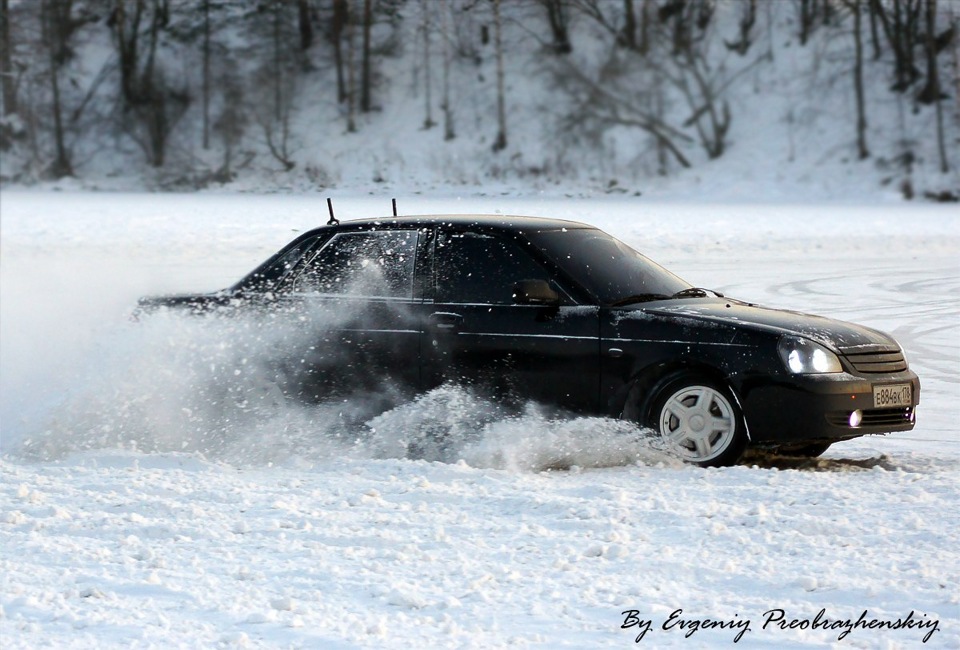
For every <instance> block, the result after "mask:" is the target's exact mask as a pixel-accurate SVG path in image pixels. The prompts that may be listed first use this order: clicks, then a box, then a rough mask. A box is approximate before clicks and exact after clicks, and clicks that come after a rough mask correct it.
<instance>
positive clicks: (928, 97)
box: [917, 0, 960, 174]
mask: <svg viewBox="0 0 960 650" xmlns="http://www.w3.org/2000/svg"><path fill="white" fill-rule="evenodd" d="M925 19H926V30H925V32H926V33H925V38H924V52H925V54H926V57H927V83H926V85H925V86H924V88H923V90H921V91H920V94H919V95H918V96H917V100H918V101H920V102H924V103H934V104H936V111H937V150H938V152H939V154H940V171H941V172H942V173H944V174H946V173H947V172H948V171H950V163H949V162H948V161H947V148H946V144H945V142H944V140H945V136H944V132H943V101H942V100H943V99H944V93H943V91H942V90H941V89H940V74H939V71H938V69H937V68H938V66H937V53H938V49H937V38H936V34H937V0H927V1H926V12H925ZM958 74H960V72H958Z"/></svg>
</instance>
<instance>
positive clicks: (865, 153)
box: [845, 0, 870, 160]
mask: <svg viewBox="0 0 960 650" xmlns="http://www.w3.org/2000/svg"><path fill="white" fill-rule="evenodd" d="M845 3H846V5H847V6H848V7H849V8H850V9H851V10H852V12H853V51H854V60H853V90H854V95H855V96H856V101H857V155H858V157H859V158H860V160H865V159H867V158H869V157H870V150H869V149H867V116H866V102H865V101H864V96H863V35H862V29H861V25H862V23H863V19H862V16H863V7H862V5H863V0H845Z"/></svg>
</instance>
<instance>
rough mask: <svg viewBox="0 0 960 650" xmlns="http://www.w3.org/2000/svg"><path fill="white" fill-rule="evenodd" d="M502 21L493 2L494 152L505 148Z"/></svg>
mask: <svg viewBox="0 0 960 650" xmlns="http://www.w3.org/2000/svg"><path fill="white" fill-rule="evenodd" d="M502 32H503V20H502V18H501V16H500V0H493V33H494V36H493V41H494V47H495V48H496V56H497V139H496V140H494V142H493V150H494V151H503V150H504V149H506V148H507V109H506V99H505V96H504V95H505V91H504V70H503V33H502Z"/></svg>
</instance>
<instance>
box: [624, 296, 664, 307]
mask: <svg viewBox="0 0 960 650" xmlns="http://www.w3.org/2000/svg"><path fill="white" fill-rule="evenodd" d="M651 300H670V296H668V295H666V294H665V293H635V294H633V295H632V296H627V297H626V298H621V299H620V300H617V301H616V302H612V303H610V306H611V307H623V306H625V305H633V304H635V303H638V302H650V301H651Z"/></svg>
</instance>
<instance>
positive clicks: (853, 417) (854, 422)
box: [849, 409, 863, 429]
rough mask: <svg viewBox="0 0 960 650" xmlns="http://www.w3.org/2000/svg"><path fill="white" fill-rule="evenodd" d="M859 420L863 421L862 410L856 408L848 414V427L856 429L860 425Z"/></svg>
mask: <svg viewBox="0 0 960 650" xmlns="http://www.w3.org/2000/svg"><path fill="white" fill-rule="evenodd" d="M861 422H863V411H861V410H860V409H857V410H856V411H854V412H853V413H851V414H850V420H849V423H850V428H851V429H856V428H857V427H859V426H860V423H861Z"/></svg>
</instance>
